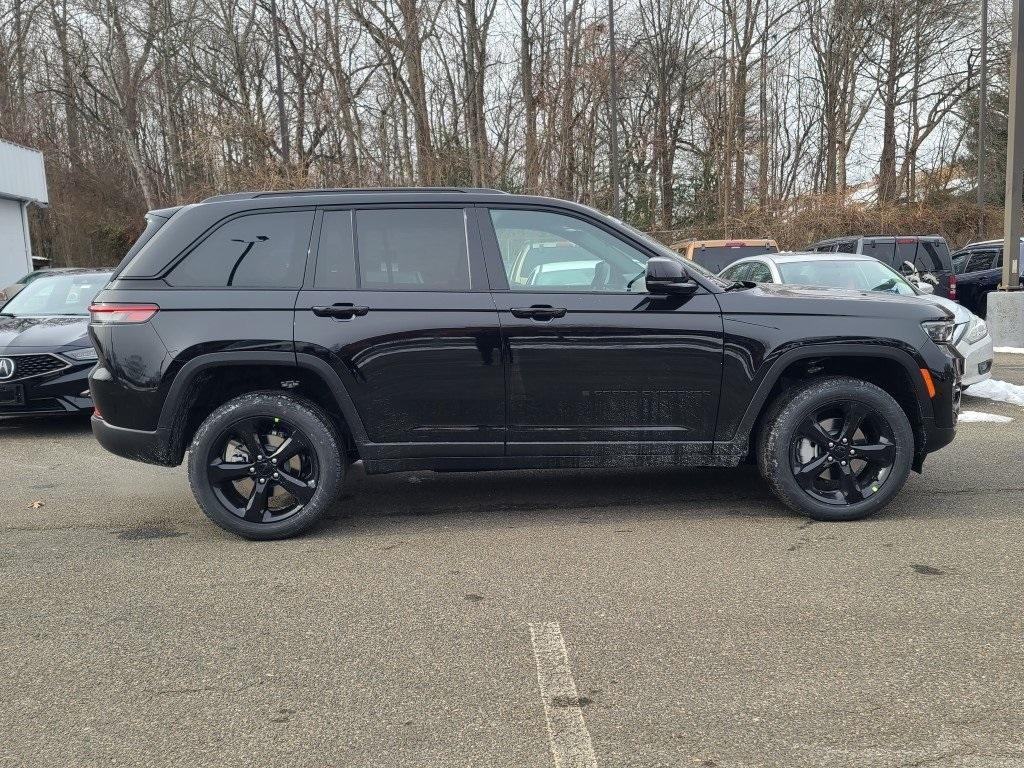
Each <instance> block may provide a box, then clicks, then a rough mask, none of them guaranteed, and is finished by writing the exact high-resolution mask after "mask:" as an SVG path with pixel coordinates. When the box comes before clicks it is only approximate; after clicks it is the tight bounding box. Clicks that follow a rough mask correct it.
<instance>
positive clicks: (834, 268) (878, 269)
mask: <svg viewBox="0 0 1024 768" xmlns="http://www.w3.org/2000/svg"><path fill="white" fill-rule="evenodd" d="M778 267H779V272H780V273H781V274H782V281H783V282H784V283H791V284H792V283H795V284H797V285H815V286H820V287H824V288H848V289H850V290H855V291H887V292H889V293H898V294H900V295H901V296H916V295H917V292H916V291H915V290H914V288H913V287H912V286H911V285H910V283H908V282H907V281H906V280H904V279H903V277H901V276H900V275H898V274H897V273H896V272H894V271H893V270H891V269H889V268H888V267H887V266H885V265H884V264H882V263H881V262H880V261H875V260H874V259H870V260H868V259H865V260H864V261H849V260H845V259H844V260H839V259H836V260H831V259H813V260H811V259H809V260H807V261H790V262H784V263H782V264H779V265H778Z"/></svg>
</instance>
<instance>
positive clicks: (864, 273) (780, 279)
mask: <svg viewBox="0 0 1024 768" xmlns="http://www.w3.org/2000/svg"><path fill="white" fill-rule="evenodd" d="M718 276H719V277H721V278H723V279H725V280H739V281H745V282H751V283H783V284H786V283H788V284H795V285H813V286H823V287H826V288H845V289H849V290H855V291H888V292H890V293H898V294H902V295H904V296H920V297H921V300H922V301H930V302H931V303H933V304H938V305H940V306H942V307H945V308H946V309H948V310H949V311H950V312H952V313H953V317H954V319H955V322H956V329H955V330H954V336H953V339H954V344H955V346H956V351H957V352H959V353H960V354H961V355H962V356H963V358H964V376H963V379H962V380H961V384H962V385H963V386H964V387H968V386H970V385H971V384H977V383H978V382H979V381H984V380H985V379H988V378H990V377H991V376H992V355H993V352H992V337H991V336H990V335H989V332H988V326H986V325H985V321H984V320H982V319H981V318H980V317H978V316H977V315H975V314H974V313H973V312H971V311H970V310H969V309H967V308H966V307H964V306H961V305H960V304H957V303H956V302H955V301H950V300H949V299H946V298H943V297H942V296H934V295H932V294H931V293H930V289H931V285H929V284H928V283H927V282H926V280H927V277H928V276H927V275H925V276H924V280H919V281H916V282H917V285H915V284H914V282H912V281H911V280H909V279H907V278H906V277H904V276H903V275H901V274H900V273H899V272H897V271H895V270H894V269H892V268H891V267H889V266H886V265H885V264H883V263H882V262H880V261H878V260H877V259H874V258H872V257H871V256H861V255H857V254H849V255H846V254H839V253H796V252H784V253H766V254H762V255H760V256H748V257H747V258H745V259H739V260H737V261H734V262H733V263H732V264H730V265H729V266H727V267H726V268H725V269H723V270H722V271H721V272H719V273H718Z"/></svg>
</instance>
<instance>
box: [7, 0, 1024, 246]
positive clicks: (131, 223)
mask: <svg viewBox="0 0 1024 768" xmlns="http://www.w3.org/2000/svg"><path fill="white" fill-rule="evenodd" d="M614 32H615V41H616V45H615V55H614V57H612V55H611V51H612V47H611V45H610V35H609V9H608V6H607V4H606V2H605V1H604V0H599V1H598V2H594V0H276V2H275V0H0V137H2V138H5V139H7V140H10V141H14V142H17V143H21V144H25V145H29V146H33V147H37V148H40V149H42V150H43V151H44V152H45V153H46V156H47V163H48V173H49V180H50V188H51V200H52V207H51V209H50V210H48V211H45V212H39V213H37V214H36V215H37V218H38V223H39V225H40V226H38V227H36V232H37V235H36V236H37V239H38V242H37V244H36V246H37V248H36V250H37V252H40V251H41V252H43V253H45V254H47V255H50V256H52V257H53V259H54V261H55V263H73V264H74V263H77V264H83V263H101V262H106V263H110V262H112V261H114V260H116V259H117V258H118V257H119V256H120V255H121V254H122V253H123V252H124V250H125V249H126V248H127V246H128V245H129V244H130V242H131V240H132V239H133V238H134V236H135V234H136V232H137V231H138V229H139V227H140V225H141V223H142V214H143V213H144V212H145V210H146V209H147V208H156V207H161V206H167V205H174V204H177V203H181V202H189V201H195V200H198V199H201V198H202V197H203V196H205V195H208V194H211V193H214V192H216V191H220V190H226V189H231V190H234V189H242V188H254V187H260V188H266V187H294V186H378V185H412V184H416V185H467V186H468V185H479V186H489V187H498V188H501V189H505V190H509V191H517V192H518V191H525V192H536V193H543V194H552V195H557V196H560V197H565V198H570V199H575V200H580V201H583V202H585V203H588V204H591V205H594V206H596V207H599V208H602V209H604V210H610V207H611V204H612V194H611V190H612V186H613V185H612V183H611V180H612V172H611V169H612V167H613V163H612V162H611V160H612V159H613V158H614V156H615V155H614V151H613V147H614V146H616V144H617V146H618V148H619V149H618V163H617V166H618V167H619V168H620V171H619V177H620V179H619V181H620V183H619V185H618V188H619V189H620V197H621V213H622V216H623V218H625V219H627V220H629V221H630V222H631V223H633V224H634V225H636V226H638V227H642V228H645V229H647V230H650V231H654V232H655V233H657V234H658V235H659V236H660V237H662V238H664V239H666V240H668V239H671V238H673V237H677V236H682V235H691V234H699V235H704V236H712V235H719V234H729V235H741V234H748V235H752V236H765V235H769V236H771V235H774V236H776V237H778V238H779V239H780V241H782V243H783V244H785V245H789V246H799V245H802V244H804V243H805V242H806V241H807V240H809V239H811V238H814V237H818V236H822V235H831V234H839V233H842V232H844V231H848V230H849V231H853V230H856V229H871V230H879V231H882V230H894V229H899V228H904V229H916V230H918V231H925V232H940V233H942V234H945V235H946V236H947V237H949V238H950V239H951V240H953V241H954V242H956V243H959V242H963V241H964V240H966V239H968V238H970V237H971V236H972V235H973V234H974V229H975V226H976V221H977V217H978V209H977V208H976V207H975V206H974V202H973V201H974V199H975V192H974V190H975V183H976V178H977V175H976V162H977V161H976V147H977V127H976V124H977V114H978V104H979V98H978V94H979V88H978V82H979V65H980V59H981V56H980V51H981V48H980V27H979V15H978V7H977V6H976V4H975V3H973V2H966V3H965V2H963V0H616V5H615V13H614ZM989 34H990V36H991V48H990V53H989V77H990V100H989V101H990V105H989V120H988V130H987V132H988V135H989V141H990V143H991V155H990V157H991V160H990V163H989V167H988V170H987V172H986V173H985V174H984V175H983V178H984V179H985V183H986V185H987V187H988V192H989V197H990V200H991V201H992V203H993V204H994V205H995V206H998V203H999V200H1000V198H1001V196H1002V187H1003V171H1002V169H1003V167H1004V165H1005V163H1004V157H1005V155H1004V154H1003V153H1005V141H1006V135H1005V134H1006V129H1005V125H1006V114H1005V109H1006V106H1005V105H1006V72H1007V68H1008V67H1007V61H1008V40H1009V3H1008V2H1006V0H992V7H991V10H990V25H989ZM613 63H614V67H612V66H611V65H612V64H613ZM613 70H614V71H615V80H616V82H617V88H612V87H610V79H609V73H610V72H611V71H613ZM614 93H617V98H615V99H614V102H615V104H616V105H617V113H618V119H617V120H616V121H615V125H614V126H613V125H612V124H611V123H610V121H609V115H610V114H611V111H610V106H611V103H612V100H613V99H612V98H611V97H612V94H614ZM613 127H614V128H615V130H614V131H613V130H612V128H613ZM613 134H617V136H618V141H617V142H615V141H614V140H613V139H612V138H610V137H611V136H612V135H613ZM999 226H1000V214H999V212H998V208H997V207H996V208H993V209H992V210H991V211H990V221H989V229H990V231H991V232H993V233H994V232H997V231H998V228H999Z"/></svg>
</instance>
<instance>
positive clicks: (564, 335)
mask: <svg viewBox="0 0 1024 768" xmlns="http://www.w3.org/2000/svg"><path fill="white" fill-rule="evenodd" d="M381 205H386V206H388V207H390V208H394V207H401V206H413V207H424V206H427V207H446V208H451V207H456V208H460V209H462V210H463V211H464V212H465V217H466V219H465V220H466V223H467V235H468V241H469V247H470V261H471V266H472V285H471V289H470V290H466V291H409V290H405V291H399V290H392V291H388V290H365V289H360V290H333V289H330V290H325V289H320V288H316V287H314V284H313V275H314V274H315V263H316V257H317V256H316V255H317V243H318V237H319V235H318V231H319V224H320V221H321V218H322V216H323V211H324V210H330V209H338V208H361V207H371V206H381ZM489 205H494V206H500V207H502V208H505V209H507V208H510V207H524V208H530V209H542V210H551V211H558V212H563V213H568V214H570V215H572V216H576V217H578V218H581V219H584V220H586V221H587V222H589V223H591V224H594V225H596V226H598V227H601V228H603V229H605V230H607V231H609V232H611V233H613V234H614V235H615V236H616V237H618V238H620V239H621V240H623V241H626V242H627V243H628V244H629V245H631V246H632V247H633V248H634V249H636V250H639V251H642V252H643V253H644V254H645V255H646V256H647V257H648V258H651V257H659V258H661V257H667V258H673V259H675V258H677V257H674V256H672V255H671V254H670V253H669V252H665V251H662V250H661V249H659V248H658V247H657V246H656V245H654V244H651V243H648V242H646V241H644V240H641V239H639V238H638V237H636V236H634V234H633V233H632V232H631V231H630V230H629V229H628V228H625V227H622V226H619V225H617V224H616V223H615V222H613V221H612V220H610V219H608V218H607V217H604V216H602V215H601V214H598V213H596V212H594V211H591V210H590V209H588V208H585V207H583V206H579V205H576V204H573V203H566V202H562V201H557V200H551V199H547V198H532V197H520V196H511V195H503V194H499V193H491V192H472V193H469V192H454V191H445V192H406V193H388V192H378V193H370V192H361V193H330V192H323V193H317V194H307V195H281V196H279V197H275V196H270V197H252V196H229V197H228V198H227V199H214V200H212V201H210V202H205V203H201V204H198V205H196V206H188V207H185V208H183V209H181V210H179V211H177V212H173V215H171V217H170V218H169V220H168V221H167V223H166V224H165V225H164V226H163V227H161V228H160V229H159V231H157V232H156V233H155V234H154V235H153V236H152V238H151V240H150V241H149V242H148V243H147V244H146V245H145V247H143V248H141V249H140V251H139V253H138V255H137V256H136V258H135V260H134V261H132V262H131V263H130V264H128V265H127V266H126V267H125V268H124V269H123V271H122V272H121V274H120V275H119V276H117V277H116V278H115V279H114V280H113V281H112V282H111V284H110V285H109V286H108V288H107V289H106V290H105V291H104V292H103V293H101V295H100V296H99V297H98V301H103V302H145V303H148V302H152V303H155V304H157V305H159V306H160V312H159V313H158V314H157V315H156V316H155V317H154V318H153V319H152V320H150V321H149V322H147V323H145V324H142V325H125V326H116V325H115V326H105V325H94V326H92V328H91V333H92V338H93V341H94V343H95V345H96V347H97V350H98V352H99V356H100V364H99V365H98V366H97V368H96V371H95V372H94V374H93V376H92V389H93V394H94V397H95V398H96V402H97V405H98V406H99V407H100V410H101V411H102V414H103V418H102V419H97V420H96V421H95V422H94V430H95V432H96V434H97V437H98V438H99V439H100V440H101V442H103V444H104V445H105V446H107V447H108V448H110V449H111V450H113V451H114V452H117V453H121V454H123V455H130V456H131V457H133V458H139V459H141V460H145V461H154V462H157V463H164V464H175V463H178V462H180V460H181V451H182V450H183V448H184V445H185V444H186V442H187V441H186V442H182V440H181V437H182V436H181V434H180V431H181V429H183V427H182V424H183V423H184V422H185V421H186V414H184V413H183V411H184V409H185V408H186V406H187V404H188V403H189V402H190V400H189V396H190V392H191V390H192V389H194V382H197V381H201V379H200V378H199V377H200V376H201V375H202V373H203V372H204V371H209V370H211V369H216V368H218V367H220V366H233V367H236V368H241V369H244V370H252V371H253V372H254V374H255V373H257V372H258V373H265V372H268V371H271V372H273V374H272V375H274V376H275V377H277V378H280V380H281V381H286V380H289V379H292V378H294V376H295V375H296V374H295V372H296V371H298V372H300V373H302V374H303V375H308V376H309V377H313V378H315V379H316V380H317V381H319V382H322V384H323V387H322V390H323V392H326V393H327V394H326V395H323V397H326V398H327V400H326V401H324V400H321V404H322V405H323V407H325V408H326V409H328V410H330V411H332V412H334V413H337V414H340V415H341V416H342V417H343V419H344V421H345V423H346V424H347V426H348V428H349V429H350V431H351V434H352V439H353V442H354V446H355V449H356V450H357V452H358V454H359V456H360V457H361V458H362V459H363V460H364V462H365V464H366V467H367V470H368V471H371V472H373V471H390V470H399V469H415V468H436V469H483V468H499V467H531V466H550V467H556V466H610V465H650V464H654V465H662V466H679V465H680V464H684V463H689V464H697V465H700V464H720V465H732V464H736V463H738V462H739V461H740V460H742V459H743V458H744V456H745V455H746V454H747V451H748V447H749V439H750V434H751V431H752V430H753V428H754V425H755V422H756V419H757V417H758V415H759V414H760V413H761V411H762V409H763V407H764V406H765V404H766V402H767V399H768V397H769V395H770V393H771V392H772V387H773V386H774V385H775V384H776V382H777V381H778V379H779V377H780V376H781V375H782V374H783V371H784V370H786V369H787V367H789V366H792V365H793V364H794V363H795V362H798V361H800V360H818V359H822V358H828V357H839V356H841V357H843V358H844V359H864V360H877V359H885V360H888V361H892V362H893V363H894V364H897V365H899V366H901V367H902V370H905V371H906V373H907V376H908V378H909V379H910V381H912V382H914V386H915V387H916V392H915V395H916V400H917V410H918V412H917V414H915V416H916V419H915V424H916V429H917V431H918V433H919V435H920V436H921V437H920V440H919V452H920V454H921V456H923V455H924V453H925V452H927V451H928V450H935V449H937V448H938V447H941V445H943V444H945V442H948V440H949V439H952V435H953V432H954V430H955V415H954V400H955V397H956V392H955V390H956V381H957V376H956V364H955V361H953V360H952V359H951V358H950V357H948V356H947V355H945V354H944V353H943V352H942V351H941V350H940V349H939V347H937V346H936V345H935V344H934V343H932V342H931V341H930V339H928V337H927V335H926V334H925V332H924V331H923V329H922V328H921V325H920V323H921V322H922V321H925V320H934V319H939V318H940V317H941V316H942V312H943V311H942V310H941V309H938V308H936V307H935V306H933V305H930V304H926V303H924V302H918V301H913V300H907V299H901V298H900V297H890V296H881V295H879V294H851V293H846V292H837V291H814V290H806V289H804V290H801V289H793V288H791V287H785V286H778V287H769V286H762V287H758V288H751V289H747V290H729V291H727V290H725V289H724V286H723V285H722V284H720V283H717V282H716V281H715V280H713V279H709V278H707V277H704V276H702V275H701V274H699V273H697V272H695V271H693V270H692V269H691V268H689V267H684V268H685V269H687V270H688V271H690V273H691V274H690V275H689V277H690V279H691V280H692V282H693V284H694V286H695V290H693V291H692V293H691V292H690V291H687V292H685V293H682V294H678V295H649V294H645V293H643V292H640V293H593V292H586V291H580V292H554V291H536V292H533V291H510V290H508V285H507V282H506V280H505V277H504V271H503V268H502V265H501V262H500V256H499V255H498V253H497V246H496V240H495V238H494V233H493V230H491V229H490V219H489V217H488V216H487V214H486V207H487V206H489ZM265 208H302V209H304V210H309V209H310V208H315V209H316V211H317V213H316V218H315V219H314V222H313V225H312V232H311V236H310V257H309V259H308V261H307V266H306V271H305V280H304V283H303V286H302V288H300V289H299V290H290V289H278V290H247V289H229V288H224V289H201V290H197V289H180V288H171V287H170V286H169V285H168V284H167V283H166V282H165V281H164V280H163V276H165V275H166V274H167V273H168V271H169V270H170V269H171V268H172V266H173V265H174V264H176V263H178V261H179V260H180V258H181V257H182V256H183V255H184V254H186V253H187V252H188V251H189V250H190V249H191V248H192V247H193V246H194V245H195V244H197V243H198V242H199V240H200V239H201V237H202V236H203V234H204V233H208V232H210V231H212V229H213V228H214V227H215V225H216V224H217V222H219V221H221V220H223V219H225V218H227V217H230V216H234V215H237V214H239V213H243V212H247V211H253V210H262V209H265ZM680 263H681V262H680ZM350 309H351V310H352V311H349V310H350ZM356 310H358V311H356ZM247 367H248V368H247ZM920 368H927V369H928V370H929V371H931V374H932V377H933V379H934V381H935V384H936V386H937V388H938V390H939V391H938V394H937V397H936V399H935V400H931V399H929V398H928V395H927V393H925V392H924V385H923V383H922V379H921V375H920ZM278 372H280V375H279V376H278ZM299 394H304V393H303V392H302V391H301V390H300V391H299ZM308 396H312V395H308ZM186 438H187V436H186Z"/></svg>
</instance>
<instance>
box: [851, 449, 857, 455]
mask: <svg viewBox="0 0 1024 768" xmlns="http://www.w3.org/2000/svg"><path fill="white" fill-rule="evenodd" d="M850 455H851V456H855V455H856V451H854V450H853V448H851V449H850Z"/></svg>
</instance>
